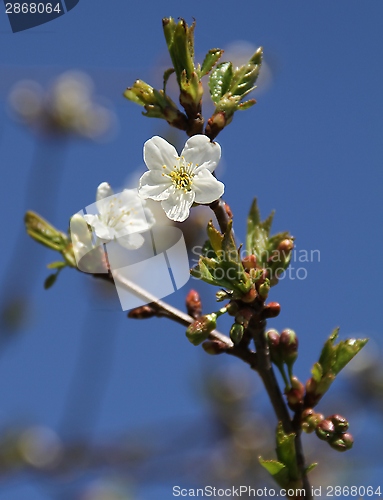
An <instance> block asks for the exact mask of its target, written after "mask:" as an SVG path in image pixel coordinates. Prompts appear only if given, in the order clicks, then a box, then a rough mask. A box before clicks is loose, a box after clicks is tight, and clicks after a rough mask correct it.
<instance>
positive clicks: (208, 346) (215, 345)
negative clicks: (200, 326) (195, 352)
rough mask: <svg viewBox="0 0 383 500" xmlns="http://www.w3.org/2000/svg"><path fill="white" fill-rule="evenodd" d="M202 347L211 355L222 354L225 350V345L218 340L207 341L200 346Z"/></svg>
mask: <svg viewBox="0 0 383 500" xmlns="http://www.w3.org/2000/svg"><path fill="white" fill-rule="evenodd" d="M202 347H203V349H204V350H205V352H207V353H208V354H212V355H216V354H222V353H223V352H225V351H226V349H227V345H226V344H225V343H224V342H221V341H220V340H207V341H206V342H204V343H203V344H202Z"/></svg>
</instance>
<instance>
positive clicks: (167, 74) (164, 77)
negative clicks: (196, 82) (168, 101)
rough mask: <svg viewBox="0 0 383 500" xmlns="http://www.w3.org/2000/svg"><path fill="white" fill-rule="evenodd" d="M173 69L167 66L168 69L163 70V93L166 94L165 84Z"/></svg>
mask: <svg viewBox="0 0 383 500" xmlns="http://www.w3.org/2000/svg"><path fill="white" fill-rule="evenodd" d="M174 71H175V70H174V68H169V69H167V70H166V71H165V72H164V76H163V80H164V84H163V90H164V94H166V85H167V83H168V80H169V77H170V75H172V74H173V73H174Z"/></svg>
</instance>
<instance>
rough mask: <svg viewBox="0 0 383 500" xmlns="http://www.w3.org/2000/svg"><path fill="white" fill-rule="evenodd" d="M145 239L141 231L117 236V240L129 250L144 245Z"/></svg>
mask: <svg viewBox="0 0 383 500" xmlns="http://www.w3.org/2000/svg"><path fill="white" fill-rule="evenodd" d="M144 241H145V238H144V237H143V236H142V235H141V234H139V233H133V234H127V235H125V236H119V237H118V238H117V242H118V243H119V244H120V245H121V246H122V247H124V248H127V249H128V250H137V248H140V247H141V246H142V245H143V243H144Z"/></svg>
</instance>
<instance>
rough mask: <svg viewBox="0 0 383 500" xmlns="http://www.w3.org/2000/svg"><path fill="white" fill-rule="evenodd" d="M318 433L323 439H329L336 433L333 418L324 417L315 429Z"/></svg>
mask: <svg viewBox="0 0 383 500" xmlns="http://www.w3.org/2000/svg"><path fill="white" fill-rule="evenodd" d="M315 433H316V435H317V436H318V437H319V439H322V440H323V441H329V440H330V439H331V438H332V437H333V436H334V435H335V426H334V424H333V423H332V422H331V420H327V418H326V419H324V420H322V422H320V423H319V424H318V426H317V428H316V429H315Z"/></svg>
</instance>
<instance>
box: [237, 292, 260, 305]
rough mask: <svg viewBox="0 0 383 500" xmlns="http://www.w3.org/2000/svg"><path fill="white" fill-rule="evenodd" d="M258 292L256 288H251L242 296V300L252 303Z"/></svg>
mask: <svg viewBox="0 0 383 500" xmlns="http://www.w3.org/2000/svg"><path fill="white" fill-rule="evenodd" d="M257 296H258V294H257V291H256V289H255V288H250V290H249V291H248V292H247V293H246V294H245V295H243V296H242V297H241V300H242V302H245V303H246V304H251V303H252V302H254V300H255V299H256V298H257Z"/></svg>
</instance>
